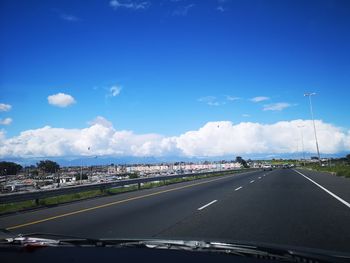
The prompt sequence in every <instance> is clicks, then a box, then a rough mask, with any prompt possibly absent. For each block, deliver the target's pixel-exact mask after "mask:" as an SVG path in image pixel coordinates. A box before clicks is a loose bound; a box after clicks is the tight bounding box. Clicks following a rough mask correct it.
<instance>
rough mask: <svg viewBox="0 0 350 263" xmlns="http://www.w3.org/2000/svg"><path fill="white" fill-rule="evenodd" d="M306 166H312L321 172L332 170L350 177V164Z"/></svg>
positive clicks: (311, 166)
mask: <svg viewBox="0 0 350 263" xmlns="http://www.w3.org/2000/svg"><path fill="white" fill-rule="evenodd" d="M306 168H310V169H312V170H315V171H320V172H330V173H335V174H336V175H337V176H344V177H347V178H350V166H349V165H336V166H331V167H328V166H319V165H309V166H306Z"/></svg>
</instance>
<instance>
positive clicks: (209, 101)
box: [198, 96, 220, 106]
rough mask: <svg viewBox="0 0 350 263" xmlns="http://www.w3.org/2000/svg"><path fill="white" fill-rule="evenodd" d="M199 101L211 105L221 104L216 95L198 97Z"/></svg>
mask: <svg viewBox="0 0 350 263" xmlns="http://www.w3.org/2000/svg"><path fill="white" fill-rule="evenodd" d="M198 101H199V102H202V103H205V104H207V105H209V106H219V105H220V102H218V101H217V98H216V97H215V96H205V97H201V98H199V99H198Z"/></svg>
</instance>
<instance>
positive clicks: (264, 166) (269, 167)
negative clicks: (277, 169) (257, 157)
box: [262, 164, 272, 171]
mask: <svg viewBox="0 0 350 263" xmlns="http://www.w3.org/2000/svg"><path fill="white" fill-rule="evenodd" d="M262 168H263V169H264V171H272V166H271V165H270V164H264V165H263V166H262Z"/></svg>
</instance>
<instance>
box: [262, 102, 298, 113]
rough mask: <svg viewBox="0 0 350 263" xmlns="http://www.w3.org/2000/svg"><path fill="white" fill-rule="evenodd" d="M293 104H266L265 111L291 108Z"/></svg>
mask: <svg viewBox="0 0 350 263" xmlns="http://www.w3.org/2000/svg"><path fill="white" fill-rule="evenodd" d="M291 106H293V105H292V104H290V103H286V102H278V103H272V104H266V105H264V108H263V110H264V111H281V110H284V109H286V108H289V107H291Z"/></svg>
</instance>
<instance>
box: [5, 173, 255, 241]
mask: <svg viewBox="0 0 350 263" xmlns="http://www.w3.org/2000/svg"><path fill="white" fill-rule="evenodd" d="M258 174H261V171H255V172H244V173H242V174H233V175H228V176H223V177H212V178H208V179H202V180H196V181H191V182H185V183H179V184H173V185H169V186H165V187H158V188H154V189H148V190H142V191H136V192H130V193H125V194H120V195H115V196H110V197H104V198H98V199H93V200H88V201H82V202H77V203H72V204H68V205H62V206H59V207H55V208H49V209H44V210H38V211H34V212H28V213H23V214H19V215H11V216H5V217H0V227H1V228H7V229H9V230H11V231H16V232H19V233H28V232H55V233H61V234H74V235H83V236H86V235H88V236H90V237H101V236H103V237H116V236H118V237H120V236H124V237H140V236H151V235H154V234H156V233H158V232H159V231H161V230H163V229H164V228H166V227H169V226H171V225H172V224H175V223H176V222H177V221H179V220H181V219H183V218H185V217H186V216H188V215H190V214H191V213H193V211H194V210H196V208H197V207H200V206H201V205H202V204H203V203H205V202H207V200H212V198H213V197H218V196H223V195H225V194H227V193H229V192H230V190H231V187H232V185H237V187H238V186H239V185H240V184H242V183H244V182H246V181H248V180H250V178H252V177H254V176H255V175H258ZM231 182H232V183H231ZM218 189H219V190H220V191H219V195H218ZM225 189H226V190H225Z"/></svg>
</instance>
